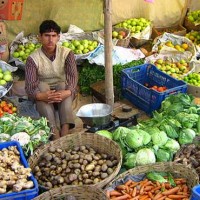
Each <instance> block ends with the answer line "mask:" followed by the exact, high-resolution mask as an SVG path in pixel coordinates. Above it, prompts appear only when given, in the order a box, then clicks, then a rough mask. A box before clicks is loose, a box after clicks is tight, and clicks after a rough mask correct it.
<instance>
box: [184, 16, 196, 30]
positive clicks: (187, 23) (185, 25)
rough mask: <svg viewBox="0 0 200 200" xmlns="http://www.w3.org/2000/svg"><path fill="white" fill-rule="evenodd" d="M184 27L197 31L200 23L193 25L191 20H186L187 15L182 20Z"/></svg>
mask: <svg viewBox="0 0 200 200" xmlns="http://www.w3.org/2000/svg"><path fill="white" fill-rule="evenodd" d="M184 27H185V28H186V29H187V30H188V31H192V30H193V31H199V30H200V25H197V26H195V24H194V23H192V22H191V21H189V20H188V18H187V17H185V20H184Z"/></svg>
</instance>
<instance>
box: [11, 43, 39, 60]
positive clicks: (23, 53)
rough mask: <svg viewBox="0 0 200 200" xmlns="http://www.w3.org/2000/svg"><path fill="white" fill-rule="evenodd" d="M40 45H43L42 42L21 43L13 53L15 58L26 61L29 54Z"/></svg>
mask: <svg viewBox="0 0 200 200" xmlns="http://www.w3.org/2000/svg"><path fill="white" fill-rule="evenodd" d="M39 47H41V44H40V43H37V44H34V43H33V42H27V43H25V44H19V45H18V47H17V48H16V49H15V50H14V52H13V53H12V56H13V58H18V59H19V60H20V61H22V62H24V63H26V59H27V58H28V56H29V55H30V54H31V53H32V52H33V51H35V50H36V49H38V48H39Z"/></svg>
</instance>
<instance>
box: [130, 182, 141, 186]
mask: <svg viewBox="0 0 200 200" xmlns="http://www.w3.org/2000/svg"><path fill="white" fill-rule="evenodd" d="M136 185H139V182H133V183H131V185H130V186H129V187H135V186H136Z"/></svg>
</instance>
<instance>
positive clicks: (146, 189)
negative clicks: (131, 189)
mask: <svg viewBox="0 0 200 200" xmlns="http://www.w3.org/2000/svg"><path fill="white" fill-rule="evenodd" d="M153 188H154V186H153V185H148V186H146V187H144V191H150V190H151V189H153Z"/></svg>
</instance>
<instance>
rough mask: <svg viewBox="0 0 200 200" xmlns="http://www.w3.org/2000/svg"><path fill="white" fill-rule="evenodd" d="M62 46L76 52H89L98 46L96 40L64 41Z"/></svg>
mask: <svg viewBox="0 0 200 200" xmlns="http://www.w3.org/2000/svg"><path fill="white" fill-rule="evenodd" d="M62 46H64V47H67V48H70V49H71V50H72V51H73V52H74V53H75V54H87V53H89V52H91V51H93V50H94V49H96V48H97V46H98V42H97V41H95V40H87V39H84V40H71V41H64V42H62Z"/></svg>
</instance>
